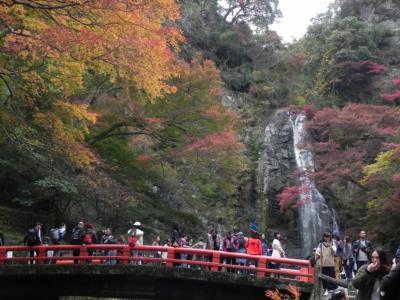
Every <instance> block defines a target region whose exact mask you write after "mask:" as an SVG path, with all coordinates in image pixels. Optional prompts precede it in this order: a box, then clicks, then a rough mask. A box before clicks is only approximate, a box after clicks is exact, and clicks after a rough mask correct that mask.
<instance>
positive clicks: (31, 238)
mask: <svg viewBox="0 0 400 300" xmlns="http://www.w3.org/2000/svg"><path fill="white" fill-rule="evenodd" d="M38 241H39V237H38V235H37V233H36V230H35V229H34V228H31V229H29V230H28V235H27V238H26V244H27V245H28V246H33V245H37V244H38Z"/></svg>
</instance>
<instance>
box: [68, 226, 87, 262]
mask: <svg viewBox="0 0 400 300" xmlns="http://www.w3.org/2000/svg"><path fill="white" fill-rule="evenodd" d="M84 236H85V224H84V223H83V221H80V222H79V223H78V225H77V226H76V227H74V228H73V229H72V236H71V244H72V245H82V244H83V238H84ZM79 253H80V251H79V249H75V250H73V256H79ZM78 262H79V260H77V259H74V263H75V264H77V263H78Z"/></svg>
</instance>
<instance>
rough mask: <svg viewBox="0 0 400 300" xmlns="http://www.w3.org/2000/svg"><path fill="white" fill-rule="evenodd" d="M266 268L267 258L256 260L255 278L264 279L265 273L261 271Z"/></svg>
mask: <svg viewBox="0 0 400 300" xmlns="http://www.w3.org/2000/svg"><path fill="white" fill-rule="evenodd" d="M266 267H267V258H266V257H261V258H259V259H258V272H257V276H258V277H265V271H264V270H261V269H265V268H266Z"/></svg>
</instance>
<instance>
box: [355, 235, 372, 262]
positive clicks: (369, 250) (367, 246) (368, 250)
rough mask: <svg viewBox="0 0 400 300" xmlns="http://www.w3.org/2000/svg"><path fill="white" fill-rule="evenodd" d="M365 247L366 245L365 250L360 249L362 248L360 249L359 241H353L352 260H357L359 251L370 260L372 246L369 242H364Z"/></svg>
mask: <svg viewBox="0 0 400 300" xmlns="http://www.w3.org/2000/svg"><path fill="white" fill-rule="evenodd" d="M365 245H366V247H365V248H362V247H361V242H360V240H357V241H355V243H354V245H353V251H354V259H355V260H357V259H358V253H359V252H360V251H363V252H364V253H365V254H366V255H367V257H368V258H370V256H371V253H372V250H373V248H372V244H371V242H370V241H368V240H365Z"/></svg>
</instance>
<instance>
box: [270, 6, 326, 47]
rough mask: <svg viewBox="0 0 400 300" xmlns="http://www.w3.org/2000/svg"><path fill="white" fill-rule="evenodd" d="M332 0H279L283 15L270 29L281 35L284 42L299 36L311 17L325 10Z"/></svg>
mask: <svg viewBox="0 0 400 300" xmlns="http://www.w3.org/2000/svg"><path fill="white" fill-rule="evenodd" d="M331 2H333V1H332V0H279V9H280V10H281V12H282V15H283V17H282V18H280V19H279V20H278V22H276V23H274V24H272V25H271V26H270V29H272V30H275V31H276V32H277V33H278V34H279V35H280V36H282V38H283V41H284V42H287V43H289V42H292V41H293V39H294V38H295V39H299V38H301V37H302V36H303V35H304V34H305V33H306V31H307V27H308V25H310V24H311V19H312V18H314V17H316V16H317V14H319V13H323V12H326V10H327V8H328V5H329V4H330V3H331Z"/></svg>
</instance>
